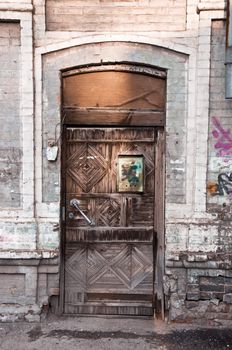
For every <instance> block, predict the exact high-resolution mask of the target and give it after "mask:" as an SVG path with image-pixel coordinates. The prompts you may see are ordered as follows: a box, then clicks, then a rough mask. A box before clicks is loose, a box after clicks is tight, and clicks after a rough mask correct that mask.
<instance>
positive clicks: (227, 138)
mask: <svg viewBox="0 0 232 350" xmlns="http://www.w3.org/2000/svg"><path fill="white" fill-rule="evenodd" d="M212 122H213V125H214V130H213V131H212V135H213V137H214V138H215V139H217V142H216V143H215V145H214V147H215V148H216V149H218V152H217V156H220V157H227V156H229V155H232V136H231V132H230V129H228V130H225V129H224V128H223V126H222V125H221V123H220V121H219V119H217V118H216V117H213V118H212Z"/></svg>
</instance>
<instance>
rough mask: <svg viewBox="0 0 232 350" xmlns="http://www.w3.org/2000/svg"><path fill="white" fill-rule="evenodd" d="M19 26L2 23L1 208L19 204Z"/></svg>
mask: <svg viewBox="0 0 232 350" xmlns="http://www.w3.org/2000/svg"><path fill="white" fill-rule="evenodd" d="M19 80H20V25H19V24H18V23H9V22H8V23H7V22H0V122H1V128H0V193H1V204H0V206H1V207H18V206H20V176H21V157H22V149H21V136H20V129H21V124H20V116H19V107H20V94H19Z"/></svg>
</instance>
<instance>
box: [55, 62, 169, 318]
mask: <svg viewBox="0 0 232 350" xmlns="http://www.w3.org/2000/svg"><path fill="white" fill-rule="evenodd" d="M112 70H113V71H122V72H134V73H138V74H142V75H150V76H155V77H159V78H162V79H165V80H166V77H167V73H166V71H165V70H161V69H157V68H156V67H151V66H141V65H136V64H125V63H114V64H102V65H97V66H86V67H79V68H74V69H68V70H65V71H63V72H61V96H62V98H61V100H62V113H61V167H60V172H61V173H60V174H61V201H60V202H61V205H60V227H61V235H60V295H59V307H58V310H59V311H58V312H59V314H63V313H64V293H65V292H64V288H65V271H64V267H65V261H64V258H65V200H64V197H65V196H64V194H65V191H66V188H65V176H64V171H63V163H64V153H65V146H66V142H65V139H64V135H65V134H66V133H64V132H62V131H63V130H64V129H65V128H66V127H68V126H69V127H70V126H73V127H76V128H82V127H83V128H86V127H90V126H91V127H95V126H97V127H105V128H111V127H128V126H135V127H136V126H141V127H142V126H144V127H153V128H154V127H155V128H156V129H157V142H156V145H155V149H156V153H155V155H156V156H155V176H154V181H155V203H154V210H155V212H154V229H155V231H156V235H155V237H154V240H156V241H154V246H156V247H157V248H156V251H154V296H153V297H154V306H155V310H156V313H158V314H160V315H161V317H162V319H164V312H165V299H164V291H163V276H164V255H165V251H164V248H165V243H164V235H165V119H166V110H165V108H164V110H163V111H160V110H159V111H156V110H149V111H146V112H144V111H134V112H133V113H130V116H132V118H131V119H130V121H129V125H127V124H125V122H124V121H123V120H122V118H119V120H118V123H117V122H116V123H115V121H114V123H113V124H112V123H110V120H108V121H107V122H106V121H105V120H102V119H101V118H100V115H101V114H102V110H100V109H99V112H100V113H99V122H98V120H97V121H95V123H94V124H91V123H89V122H88V121H85V122H83V120H84V119H83V118H81V121H78V118H77V116H76V113H74V114H72V113H73V111H70V112H71V113H69V111H68V110H67V109H65V108H63V78H64V77H66V76H69V75H76V74H82V73H90V72H96V71H101V72H105V71H112ZM165 97H166V96H165ZM93 112H94V113H95V115H96V112H98V111H97V109H94V110H93ZM111 112H112V109H109V113H111ZM123 112H125V111H123ZM85 113H86V112H85V111H84V115H85ZM88 113H89V111H88ZM119 114H120V111H119ZM151 114H152V118H150V117H149V118H147V119H148V120H147V119H146V120H145V121H144V118H146V117H148V116H150V115H151ZM67 115H68V117H67ZM72 115H73V116H74V117H72ZM134 116H135V118H134V119H133V117H134ZM138 116H141V117H142V119H140V118H136V117H138ZM134 120H135V122H134ZM138 120H139V122H138Z"/></svg>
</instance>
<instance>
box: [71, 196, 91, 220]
mask: <svg viewBox="0 0 232 350" xmlns="http://www.w3.org/2000/svg"><path fill="white" fill-rule="evenodd" d="M70 205H71V206H72V207H74V208H76V209H77V210H78V211H79V213H80V214H81V215H82V216H83V218H84V219H85V221H86V222H87V224H88V225H90V226H94V225H95V222H94V220H93V219H89V218H88V216H87V215H85V213H84V212H83V210H81V208H80V207H79V205H80V202H79V201H78V200H77V199H76V198H73V199H71V201H70Z"/></svg>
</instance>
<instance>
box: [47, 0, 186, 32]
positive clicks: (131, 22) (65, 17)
mask: <svg viewBox="0 0 232 350" xmlns="http://www.w3.org/2000/svg"><path fill="white" fill-rule="evenodd" d="M185 21H186V2H185V1H184V0H177V1H171V0H164V1H162V2H160V1H159V0H149V1H148V0H129V1H128V0H126V1H125V0H124V1H120V0H117V1H116V0H105V1H102V0H101V1H96V0H95V1H93V0H79V1H72V0H62V1H60V0H47V1H46V26H47V30H51V31H65V30H66V31H71V30H75V31H80V32H86V31H89V32H96V31H98V32H102V31H106V32H107V31H108V32H109V31H125V32H127V31H136V32H144V31H152V30H160V31H161V30H164V31H173V30H184V29H185ZM135 23H136V26H135Z"/></svg>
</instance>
